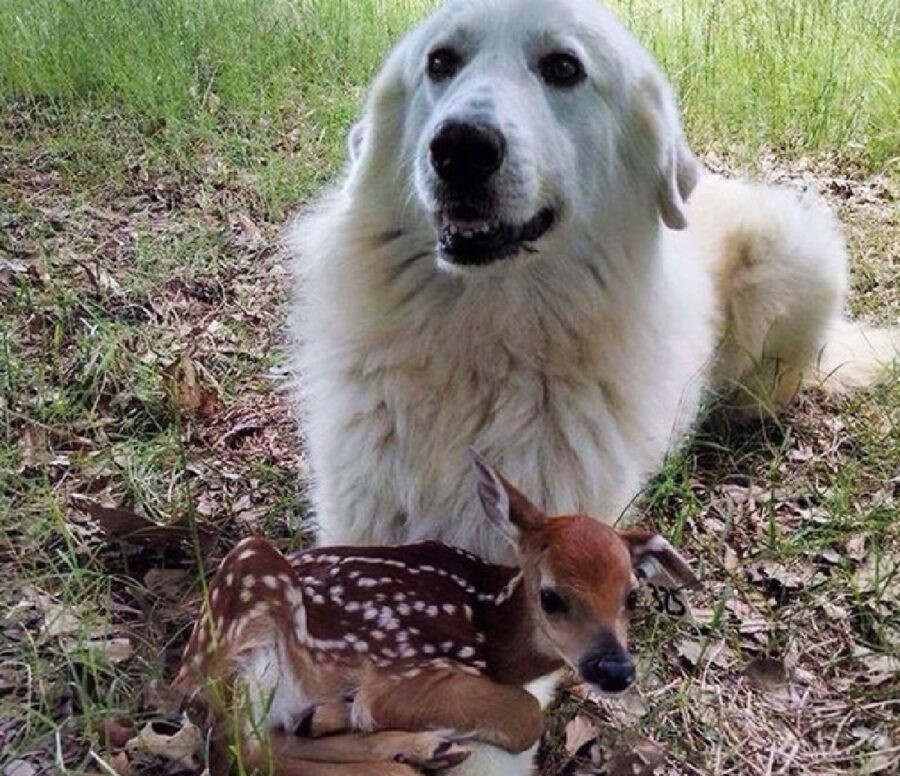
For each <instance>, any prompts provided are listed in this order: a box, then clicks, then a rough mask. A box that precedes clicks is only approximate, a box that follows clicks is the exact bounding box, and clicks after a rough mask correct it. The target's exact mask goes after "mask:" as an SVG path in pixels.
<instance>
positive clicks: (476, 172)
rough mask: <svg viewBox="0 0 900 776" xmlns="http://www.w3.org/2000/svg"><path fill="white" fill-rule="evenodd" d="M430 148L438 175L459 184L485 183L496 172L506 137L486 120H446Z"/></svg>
mask: <svg viewBox="0 0 900 776" xmlns="http://www.w3.org/2000/svg"><path fill="white" fill-rule="evenodd" d="M429 148H430V151H431V166H432V167H434V171H435V172H436V173H437V174H438V176H439V177H440V179H441V180H442V181H444V182H445V183H447V184H449V185H450V186H453V187H454V188H460V187H462V186H466V185H469V186H471V185H476V184H479V183H484V182H485V181H487V179H488V178H490V177H491V176H492V175H493V174H494V173H495V172H497V170H498V169H499V168H500V165H501V164H503V159H504V157H505V156H506V138H504V137H503V134H502V133H501V132H500V130H499V129H496V128H495V127H492V126H489V125H488V124H473V123H469V122H464V121H445V122H444V123H443V124H441V125H440V127H438V130H437V132H436V133H435V135H434V137H433V138H432V140H431V145H430V146H429Z"/></svg>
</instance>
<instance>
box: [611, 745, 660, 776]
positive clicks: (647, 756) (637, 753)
mask: <svg viewBox="0 0 900 776" xmlns="http://www.w3.org/2000/svg"><path fill="white" fill-rule="evenodd" d="M665 762H666V755H665V752H663V750H662V749H660V748H659V746H657V745H656V743H654V742H653V741H651V740H650V739H649V738H632V739H629V740H628V741H627V742H626V743H624V744H622V745H621V746H619V747H617V748H616V749H615V751H614V752H613V753H612V755H611V756H610V758H609V760H607V762H606V766H605V768H604V771H605V773H606V774H607V776H652V774H654V773H658V772H660V770H661V768H662V766H663V765H665Z"/></svg>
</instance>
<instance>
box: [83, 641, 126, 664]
mask: <svg viewBox="0 0 900 776" xmlns="http://www.w3.org/2000/svg"><path fill="white" fill-rule="evenodd" d="M90 646H91V647H93V648H97V649H99V650H100V651H101V652H102V653H103V657H105V658H106V660H107V662H108V663H110V664H111V665H118V664H119V663H124V662H125V661H126V660H128V659H129V658H130V657H131V656H132V655H133V654H134V647H133V646H132V644H131V639H128V638H125V637H124V636H123V637H120V638H115V639H109V640H108V641H104V642H96V641H94V642H90Z"/></svg>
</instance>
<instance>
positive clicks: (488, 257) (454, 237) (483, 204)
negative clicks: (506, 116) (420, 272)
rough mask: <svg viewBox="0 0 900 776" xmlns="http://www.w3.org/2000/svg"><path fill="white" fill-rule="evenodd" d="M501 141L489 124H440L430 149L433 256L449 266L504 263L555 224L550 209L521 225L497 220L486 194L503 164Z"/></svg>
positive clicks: (504, 154)
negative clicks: (435, 209) (434, 194)
mask: <svg viewBox="0 0 900 776" xmlns="http://www.w3.org/2000/svg"><path fill="white" fill-rule="evenodd" d="M506 155H507V147H506V138H505V137H504V135H503V133H502V132H501V131H500V130H499V129H497V128H496V127H493V126H491V125H490V124H484V123H478V122H466V121H445V122H444V123H442V124H441V125H439V126H438V128H437V131H436V132H435V134H434V137H433V138H432V140H431V143H430V144H429V159H430V163H431V167H432V169H433V170H434V172H435V174H436V175H437V177H438V180H439V182H440V183H439V186H440V197H439V200H440V202H441V207H440V211H439V213H438V216H437V228H438V250H439V251H440V254H441V256H442V257H443V258H444V259H445V260H446V261H449V262H450V263H452V264H458V265H466V266H478V265H485V264H490V263H492V262H494V261H497V260H498V259H503V258H507V257H509V256H513V255H515V254H516V253H518V252H519V251H520V250H523V249H524V250H528V249H529V248H528V244H529V243H531V242H534V241H535V240H537V239H538V238H540V237H541V236H542V235H543V234H544V233H545V232H546V231H547V230H548V229H550V227H551V226H552V225H553V223H554V221H555V220H556V213H555V211H554V210H553V209H552V208H550V207H544V208H541V209H540V210H539V211H538V212H537V213H536V214H535V215H534V216H532V217H531V218H530V219H529V220H527V221H525V222H524V223H511V222H509V221H503V220H500V219H499V218H497V217H496V213H495V208H494V207H493V205H492V197H491V195H490V194H489V191H490V184H491V180H492V178H494V176H495V174H496V173H497V172H498V171H499V170H500V169H501V168H502V167H503V163H504V161H505V160H506Z"/></svg>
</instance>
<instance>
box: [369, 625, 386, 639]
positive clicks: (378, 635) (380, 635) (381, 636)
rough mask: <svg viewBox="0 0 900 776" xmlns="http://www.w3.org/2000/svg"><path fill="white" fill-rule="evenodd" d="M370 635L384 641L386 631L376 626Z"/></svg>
mask: <svg viewBox="0 0 900 776" xmlns="http://www.w3.org/2000/svg"><path fill="white" fill-rule="evenodd" d="M369 635H370V636H371V637H372V638H373V639H375V641H384V631H382V630H378V628H375V630H373V631H372V632H371V633H369Z"/></svg>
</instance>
